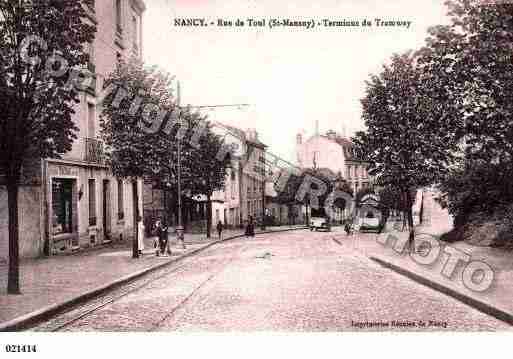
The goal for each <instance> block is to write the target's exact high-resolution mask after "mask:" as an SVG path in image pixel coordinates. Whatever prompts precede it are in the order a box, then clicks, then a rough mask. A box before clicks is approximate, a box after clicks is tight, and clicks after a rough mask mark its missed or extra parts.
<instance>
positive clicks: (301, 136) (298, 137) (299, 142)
mask: <svg viewBox="0 0 513 359" xmlns="http://www.w3.org/2000/svg"><path fill="white" fill-rule="evenodd" d="M302 143H303V135H302V134H300V133H298V134H297V135H296V144H297V145H301V144H302Z"/></svg>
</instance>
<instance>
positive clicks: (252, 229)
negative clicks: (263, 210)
mask: <svg viewBox="0 0 513 359" xmlns="http://www.w3.org/2000/svg"><path fill="white" fill-rule="evenodd" d="M248 227H249V236H250V237H254V236H255V221H254V220H253V216H249V224H248Z"/></svg>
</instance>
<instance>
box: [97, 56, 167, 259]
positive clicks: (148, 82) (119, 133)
mask: <svg viewBox="0 0 513 359" xmlns="http://www.w3.org/2000/svg"><path fill="white" fill-rule="evenodd" d="M171 80H172V78H171V76H170V75H169V74H167V73H164V72H161V71H158V70H157V69H155V68H147V67H145V66H144V65H143V63H142V62H141V61H139V60H137V59H132V60H130V61H129V62H127V63H120V64H119V66H117V68H116V69H115V70H114V72H113V73H111V74H110V75H109V76H108V77H107V78H106V80H105V87H109V86H113V87H114V88H116V89H117V90H116V91H110V92H109V93H108V94H107V96H106V97H105V98H104V100H103V109H102V113H101V117H100V125H101V132H102V138H103V140H104V143H105V145H106V148H107V151H106V152H107V154H108V162H109V163H110V166H111V169H112V173H113V174H114V175H115V176H117V177H119V178H128V179H130V180H131V181H132V189H133V190H132V193H133V205H134V211H133V212H134V219H133V223H134V237H133V238H134V239H133V248H132V256H133V257H134V258H137V257H138V256H139V255H138V248H137V234H138V233H137V232H138V231H137V226H136V224H137V217H138V216H139V213H138V212H139V211H138V202H139V198H138V189H137V180H138V179H140V178H143V177H144V176H146V175H151V174H154V173H155V172H158V171H161V170H162V168H165V167H166V166H168V165H169V164H170V163H171V160H170V155H169V154H168V153H169V152H170V149H171V148H172V144H173V143H172V141H171V139H170V137H169V136H162V135H161V133H160V132H159V131H156V130H151V131H150V130H148V128H147V127H148V126H149V127H150V128H151V126H152V125H153V124H157V125H158V127H159V128H158V129H160V124H159V123H158V122H159V121H160V122H162V121H163V120H164V119H162V118H161V114H164V116H165V117H166V118H167V119H169V117H170V114H172V113H175V112H173V111H175V110H176V106H175V103H174V97H173V96H172V94H171V92H170V90H169V88H170V84H171Z"/></svg>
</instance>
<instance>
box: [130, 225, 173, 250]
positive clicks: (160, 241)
mask: <svg viewBox="0 0 513 359" xmlns="http://www.w3.org/2000/svg"><path fill="white" fill-rule="evenodd" d="M144 228H145V227H144V223H143V220H142V218H141V217H140V216H139V217H138V218H137V231H138V233H137V249H138V250H139V254H140V255H142V253H143V250H144ZM168 230H169V228H168V226H166V225H165V224H164V223H163V222H162V221H160V220H157V221H156V222H155V233H156V235H157V239H156V240H155V243H154V244H153V246H154V248H155V249H156V255H157V256H160V255H163V254H171V249H170V247H169V239H168Z"/></svg>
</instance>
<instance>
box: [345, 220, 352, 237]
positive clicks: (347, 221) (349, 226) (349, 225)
mask: <svg viewBox="0 0 513 359" xmlns="http://www.w3.org/2000/svg"><path fill="white" fill-rule="evenodd" d="M344 230H345V231H346V234H347V235H348V236H349V235H351V223H350V222H349V220H346V224H345V226H344Z"/></svg>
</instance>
